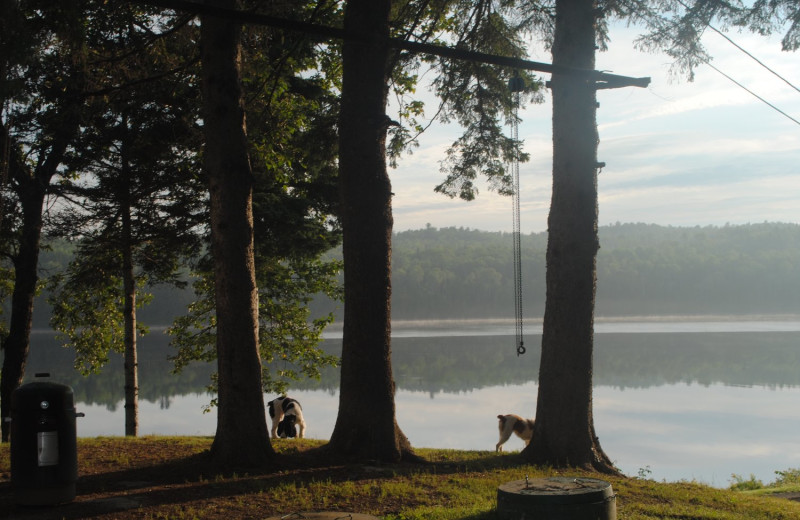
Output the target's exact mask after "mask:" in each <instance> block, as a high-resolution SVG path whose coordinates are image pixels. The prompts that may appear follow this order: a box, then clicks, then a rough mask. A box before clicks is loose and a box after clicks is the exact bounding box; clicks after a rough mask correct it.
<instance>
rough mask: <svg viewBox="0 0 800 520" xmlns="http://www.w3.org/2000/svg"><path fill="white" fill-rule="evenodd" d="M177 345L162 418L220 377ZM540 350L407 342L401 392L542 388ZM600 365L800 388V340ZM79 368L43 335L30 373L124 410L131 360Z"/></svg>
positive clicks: (624, 338)
mask: <svg viewBox="0 0 800 520" xmlns="http://www.w3.org/2000/svg"><path fill="white" fill-rule="evenodd" d="M167 343H168V339H167V338H166V337H165V336H163V335H162V334H158V333H153V334H151V335H148V336H145V337H144V338H143V339H142V340H141V341H140V352H139V385H140V398H141V399H143V400H146V401H149V402H153V403H158V404H159V407H160V408H161V409H168V408H169V407H170V403H171V402H172V399H173V398H174V397H176V396H182V395H194V394H204V393H205V392H206V387H207V386H208V384H209V380H210V377H211V373H212V372H213V371H214V369H215V367H214V365H213V364H207V363H193V364H190V365H189V366H188V367H187V368H186V369H184V370H183V371H182V372H181V373H179V374H173V373H172V364H171V362H170V361H169V359H168V356H169V355H170V354H171V353H172V351H171V350H170V348H169V346H168V344H167ZM540 343H541V336H539V335H532V336H529V337H528V338H527V340H526V345H527V347H528V352H527V353H526V354H525V355H523V356H517V354H516V351H515V348H514V344H513V338H510V337H508V336H434V337H397V338H393V339H392V360H393V370H394V376H395V379H396V382H397V386H398V388H399V389H402V390H409V391H415V392H425V393H427V394H429V395H430V397H434V396H436V395H437V394H441V393H459V392H468V391H472V390H477V389H480V388H485V387H491V386H502V385H516V384H524V383H528V382H536V381H537V378H538V374H539V358H540V349H541V347H540ZM323 345H324V348H325V350H326V351H328V352H330V353H334V354H339V353H340V352H341V339H327V340H325V342H324V344H323ZM594 359H595V360H594V384H595V386H610V387H614V388H619V389H626V388H649V387H653V386H660V385H670V384H676V383H696V384H700V385H712V384H723V385H730V386H745V387H748V386H765V387H769V388H782V387H796V386H800V370H798V369H797V367H800V332H708V333H668V334H660V333H643V334H630V333H606V334H597V335H596V336H595V358H594ZM73 361H74V354H73V352H72V351H71V350H68V349H64V348H61V347H60V346H59V345H58V343H57V342H56V341H55V338H54V337H53V335H52V334H42V333H40V334H36V335H34V336H33V339H32V346H31V354H30V358H29V361H28V366H27V369H26V374H27V377H28V379H30V378H31V377H32V376H33V374H34V373H35V372H50V373H51V374H52V377H53V379H54V380H57V381H59V382H63V383H65V384H68V385H70V386H72V388H73V390H74V391H75V397H76V401H78V402H82V403H86V404H93V405H94V404H99V405H104V406H107V407H108V408H109V409H111V410H113V409H115V407H116V406H118V404H119V403H120V401H121V400H122V399H123V397H124V393H123V388H122V383H121V373H122V356H121V355H112V359H111V362H110V364H109V365H108V366H107V367H105V368H104V369H103V370H102V371H101V372H100V373H99V374H93V375H90V376H88V377H83V376H81V375H80V374H79V373H77V372H76V371H75V370H74V369H73V368H72V367H73ZM277 368H285V367H282V366H281V367H277ZM338 385H339V374H338V370H337V369H333V368H328V369H325V370H323V375H322V379H321V380H319V381H315V380H307V381H301V382H298V383H296V384H293V388H294V389H297V390H326V391H328V392H331V393H332V392H335V391H336V390H337V389H338Z"/></svg>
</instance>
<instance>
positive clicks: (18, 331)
mask: <svg viewBox="0 0 800 520" xmlns="http://www.w3.org/2000/svg"><path fill="white" fill-rule="evenodd" d="M78 107H79V105H77V104H75V105H70V104H67V106H66V108H64V109H63V110H62V113H63V114H64V116H65V117H64V120H63V121H61V122H60V126H59V127H57V128H56V129H55V131H54V135H55V137H54V139H53V142H52V145H51V146H50V148H49V149H48V150H43V151H41V155H40V156H39V161H38V162H37V164H36V166H35V167H34V168H33V170H32V171H30V170H28V168H27V166H26V165H25V164H24V163H23V162H22V160H21V159H19V158H17V157H13V155H14V154H13V153H11V154H10V155H11V157H9V161H8V163H7V167H8V173H9V175H10V176H13V178H14V179H15V182H16V183H17V189H18V197H19V201H20V206H21V208H22V233H21V235H20V243H19V249H18V250H17V254H16V255H15V257H14V258H13V263H14V291H13V293H12V295H11V318H10V319H9V330H8V336H7V337H6V338H5V341H3V345H2V349H3V367H2V370H0V417H9V416H10V414H11V394H12V392H13V391H14V390H16V389H17V387H19V385H20V384H22V378H23V376H24V375H25V364H26V363H27V360H28V352H29V350H30V337H31V327H32V326H33V300H34V297H35V296H36V285H37V283H38V281H39V274H38V266H39V248H40V244H41V238H42V223H43V219H42V209H43V207H44V199H45V196H46V195H47V189H48V186H49V185H50V181H51V179H52V178H53V176H54V175H55V174H56V171H57V169H58V167H59V165H60V164H61V162H62V160H63V158H64V154H65V153H66V150H67V146H68V144H69V142H70V141H71V140H72V138H73V137H74V136H75V134H76V132H77V131H78V124H79V122H80V119H79V116H78V112H77V109H78ZM6 138H8V136H6ZM5 145H6V146H8V147H9V150H11V149H12V148H13V146H14V145H13V143H9V142H6V143H5ZM0 424H1V426H0V430H1V431H2V434H1V435H0V436H1V437H2V441H3V442H8V435H9V427H8V423H6V422H5V421H4V420H0Z"/></svg>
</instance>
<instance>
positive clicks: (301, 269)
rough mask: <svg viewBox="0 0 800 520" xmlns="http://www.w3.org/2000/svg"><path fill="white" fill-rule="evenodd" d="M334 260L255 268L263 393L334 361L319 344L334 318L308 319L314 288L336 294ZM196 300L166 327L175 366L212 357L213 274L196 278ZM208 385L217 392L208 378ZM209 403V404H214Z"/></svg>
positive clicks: (285, 386) (283, 389)
mask: <svg viewBox="0 0 800 520" xmlns="http://www.w3.org/2000/svg"><path fill="white" fill-rule="evenodd" d="M338 269H339V264H338V263H337V262H328V263H322V262H319V261H316V260H312V261H310V262H308V263H305V264H296V265H293V266H292V265H288V264H287V265H282V264H281V263H275V264H273V265H271V266H270V268H268V269H261V270H259V271H258V272H259V274H260V277H259V287H260V289H259V352H260V355H261V359H262V363H263V365H262V386H263V389H264V392H267V393H277V394H283V393H286V391H287V389H288V387H289V385H290V384H291V381H296V380H298V379H301V378H304V377H305V378H314V379H319V378H320V374H321V370H322V368H323V367H325V366H337V364H338V357H336V356H333V355H331V354H328V353H326V352H325V351H323V350H322V349H321V348H319V346H318V345H319V343H320V341H321V339H322V331H323V330H324V328H325V327H326V326H327V325H328V324H329V323H330V322H331V321H333V316H332V315H331V314H328V315H326V316H323V317H321V318H315V319H312V318H311V315H310V310H309V308H308V305H307V303H308V301H309V300H310V299H311V297H312V295H313V294H315V293H318V292H319V293H323V294H326V295H328V296H329V297H331V298H334V299H339V298H340V294H339V293H340V287H339V286H338V284H337V283H336V279H335V273H336V272H337V271H338ZM195 291H196V294H197V300H196V301H195V302H194V303H192V305H191V306H190V308H189V312H188V313H187V314H186V315H185V316H181V317H179V318H177V319H176V320H175V322H174V323H173V325H172V326H171V327H170V328H169V329H168V331H167V332H168V333H169V334H170V335H171V336H172V341H171V343H172V345H173V346H174V347H175V348H176V349H177V353H176V354H175V355H174V356H173V357H172V359H173V361H174V363H175V370H176V371H181V370H182V369H183V368H184V367H186V366H187V365H188V364H189V363H191V362H193V361H205V362H209V361H213V360H215V359H216V355H217V352H216V323H215V321H216V315H215V314H214V291H213V282H212V279H211V277H209V276H202V277H200V278H199V279H198V280H197V281H196V282H195ZM209 390H211V391H212V392H215V391H216V382H215V381H214V380H212V382H211V384H210V386H209ZM212 404H213V403H212Z"/></svg>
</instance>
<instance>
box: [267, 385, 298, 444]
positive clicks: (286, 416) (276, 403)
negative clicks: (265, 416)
mask: <svg viewBox="0 0 800 520" xmlns="http://www.w3.org/2000/svg"><path fill="white" fill-rule="evenodd" d="M269 417H270V419H272V438H273V439H274V438H277V437H280V438H281V439H285V438H287V437H297V429H296V428H295V426H299V427H300V438H301V439H302V438H303V437H304V436H305V433H306V422H305V420H303V409H302V408H301V407H300V403H299V402H297V400H295V399H292V398H291V397H286V396H285V395H284V396H281V397H279V398H277V399H273V400H272V401H270V402H269Z"/></svg>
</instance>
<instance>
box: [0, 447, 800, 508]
mask: <svg viewBox="0 0 800 520" xmlns="http://www.w3.org/2000/svg"><path fill="white" fill-rule="evenodd" d="M210 445H211V439H210V438H198V437H142V438H136V439H125V438H96V439H80V440H79V441H78V464H79V469H78V474H79V481H78V496H77V498H76V500H75V501H74V502H73V503H71V504H67V505H62V506H57V507H50V508H31V507H23V506H17V505H14V501H13V495H12V491H11V486H10V468H9V446H8V444H3V445H2V446H0V518H2V517H7V518H70V519H71V518H87V517H91V518H99V519H106V518H108V519H110V518H114V519H123V520H125V519H133V518H137V519H138V518H144V519H151V518H152V519H156V518H158V519H166V518H176V519H184V518H201V519H223V518H224V519H226V520H232V519H238V518H262V519H263V518H269V517H271V516H283V515H287V514H289V513H293V512H301V511H344V512H357V513H366V514H371V515H375V516H378V517H380V518H384V519H388V520H410V519H426V520H445V519H453V520H455V519H463V520H467V519H469V520H489V519H492V518H494V513H493V510H494V508H495V506H496V497H497V487H498V486H499V485H500V484H502V483H504V482H508V481H512V480H519V479H522V478H524V477H525V476H526V475H527V476H529V477H530V478H532V479H533V478H539V477H545V476H555V475H568V476H576V477H577V476H590V477H594V478H598V475H596V474H589V473H584V472H581V471H574V470H570V471H554V470H551V469H548V468H539V467H532V466H526V465H521V464H519V461H517V460H516V459H515V457H514V456H513V455H497V454H495V453H494V452H478V451H450V450H428V449H418V450H417V452H418V454H419V455H421V456H422V457H423V458H424V459H425V460H426V461H427V463H426V464H398V465H377V464H376V465H361V464H359V465H331V464H321V463H319V461H318V460H316V459H315V457H314V453H315V452H314V448H316V447H318V446H320V445H321V442H319V441H308V440H306V441H296V440H285V441H283V440H278V441H277V442H275V443H274V446H275V448H276V450H277V451H278V453H279V456H278V457H277V460H276V464H275V467H273V468H268V469H259V470H249V471H239V472H236V473H226V474H221V473H217V472H215V471H213V470H211V469H210V467H209V466H208V464H207V461H206V457H205V452H206V450H208V448H209V446H210ZM599 478H602V479H603V480H607V481H609V482H610V483H611V485H612V487H613V489H614V491H615V492H616V494H617V497H616V504H617V518H619V519H621V520H624V519H630V520H633V519H654V518H674V519H715V520H725V519H731V520H734V519H741V520H745V519H746V520H753V519H800V503H798V502H794V501H791V500H787V499H785V498H775V497H771V496H769V495H766V494H755V493H753V492H744V491H738V490H722V489H717V488H712V487H709V486H705V485H700V484H694V483H689V482H680V483H661V482H654V481H650V480H644V479H634V478H609V477H605V476H600V477H599ZM740 480H741V483H745V485H744V486H743V487H744V488H752V487H758V486H755V485H750V484H747V482H749V481H747V480H745V479H740ZM751 480H752V479H751ZM762 493H763V491H762Z"/></svg>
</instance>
